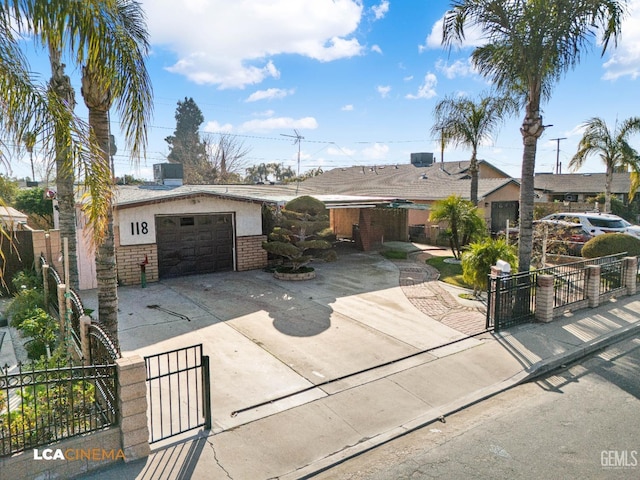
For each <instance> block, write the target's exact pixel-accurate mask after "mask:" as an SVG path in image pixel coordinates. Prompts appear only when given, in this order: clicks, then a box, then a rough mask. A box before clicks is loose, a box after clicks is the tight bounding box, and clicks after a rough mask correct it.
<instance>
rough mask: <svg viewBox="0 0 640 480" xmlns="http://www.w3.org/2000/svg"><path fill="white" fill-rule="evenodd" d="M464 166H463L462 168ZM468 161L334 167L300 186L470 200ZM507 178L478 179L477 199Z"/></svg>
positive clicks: (405, 197)
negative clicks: (454, 195) (424, 165)
mask: <svg viewBox="0 0 640 480" xmlns="http://www.w3.org/2000/svg"><path fill="white" fill-rule="evenodd" d="M463 164H466V165H463ZM467 167H468V162H445V169H444V170H442V168H441V167H440V164H439V163H435V164H433V165H432V166H429V167H416V166H415V165H411V164H403V165H383V166H375V167H364V166H359V167H349V168H335V169H333V170H329V171H327V172H325V173H323V174H321V175H318V176H316V177H312V178H309V179H307V180H305V181H304V182H302V183H301V186H304V188H305V190H307V191H309V192H326V193H348V194H351V195H380V196H386V197H396V198H404V199H407V200H414V201H415V200H423V201H424V200H439V199H442V198H446V197H448V196H449V195H452V194H456V195H460V196H461V197H463V198H469V194H470V190H471V180H470V179H469V178H468V176H467V175H466V173H464V172H465V171H466V168H467ZM513 181H514V180H513V179H510V178H480V179H479V180H478V197H479V198H482V197H484V196H486V195H488V194H489V193H491V192H493V191H495V190H496V189H498V188H500V187H502V186H503V185H506V184H507V183H510V182H513Z"/></svg>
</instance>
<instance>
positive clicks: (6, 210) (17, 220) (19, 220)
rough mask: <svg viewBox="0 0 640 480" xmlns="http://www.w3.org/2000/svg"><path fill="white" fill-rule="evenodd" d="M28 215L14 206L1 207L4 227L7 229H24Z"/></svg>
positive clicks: (0, 219)
mask: <svg viewBox="0 0 640 480" xmlns="http://www.w3.org/2000/svg"><path fill="white" fill-rule="evenodd" d="M27 219H28V216H27V215H26V214H25V213H22V212H21V211H19V210H16V209H15V208H13V207H0V221H1V222H2V228H4V229H5V230H7V231H11V232H13V231H16V230H22V229H24V228H25V227H26V226H27Z"/></svg>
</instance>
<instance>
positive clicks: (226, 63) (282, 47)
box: [142, 0, 384, 88]
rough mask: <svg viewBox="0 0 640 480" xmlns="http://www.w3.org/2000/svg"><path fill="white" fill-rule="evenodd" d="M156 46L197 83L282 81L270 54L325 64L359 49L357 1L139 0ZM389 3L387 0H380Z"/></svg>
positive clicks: (174, 68) (231, 84)
mask: <svg viewBox="0 0 640 480" xmlns="http://www.w3.org/2000/svg"><path fill="white" fill-rule="evenodd" d="M142 3H143V8H144V10H145V13H146V15H147V24H148V29H149V33H150V37H151V44H152V46H153V47H154V48H155V49H156V50H157V49H158V47H163V48H166V49H167V50H168V51H170V52H172V53H174V54H175V56H176V57H177V60H176V62H175V63H174V64H173V65H172V66H170V67H169V68H168V70H169V71H171V72H174V73H178V74H181V75H184V76H186V77H187V78H189V79H190V80H191V81H193V82H195V83H199V84H211V85H218V86H219V88H243V87H246V86H247V85H252V84H258V83H260V82H261V81H263V80H264V79H265V78H269V77H273V78H278V76H279V70H278V68H277V67H276V65H275V63H274V60H272V58H273V57H275V56H277V55H280V54H295V55H301V56H305V57H309V58H313V59H315V60H319V61H323V62H327V61H331V60H335V59H339V58H348V57H353V56H355V55H360V54H362V51H363V47H362V45H360V43H359V42H358V40H357V39H355V38H353V34H354V33H355V32H356V30H357V28H358V26H359V24H360V21H361V19H362V13H363V6H362V2H361V1H360V0H297V1H295V2H291V1H289V0H271V1H269V2H261V1H243V2H230V1H228V0H184V1H183V2H182V3H181V4H180V6H179V7H178V8H176V3H175V1H173V0H142ZM383 4H384V2H383Z"/></svg>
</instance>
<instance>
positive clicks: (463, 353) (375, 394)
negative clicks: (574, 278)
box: [82, 265, 640, 480]
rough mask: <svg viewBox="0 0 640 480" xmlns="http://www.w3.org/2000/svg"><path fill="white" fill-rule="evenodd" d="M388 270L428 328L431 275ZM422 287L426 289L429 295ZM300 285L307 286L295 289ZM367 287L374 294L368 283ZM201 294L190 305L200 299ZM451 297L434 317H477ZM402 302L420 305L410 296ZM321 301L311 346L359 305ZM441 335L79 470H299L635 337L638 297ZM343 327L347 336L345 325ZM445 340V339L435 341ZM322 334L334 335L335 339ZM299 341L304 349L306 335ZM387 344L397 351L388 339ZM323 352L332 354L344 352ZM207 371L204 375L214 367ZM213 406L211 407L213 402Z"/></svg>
mask: <svg viewBox="0 0 640 480" xmlns="http://www.w3.org/2000/svg"><path fill="white" fill-rule="evenodd" d="M397 272H398V273H399V274H400V275H399V277H396V278H399V279H400V281H399V282H398V280H396V282H398V283H403V280H402V279H403V278H404V279H405V280H406V278H407V276H406V275H404V276H403V272H405V273H408V274H411V275H416V278H415V281H414V282H413V284H412V285H404V287H405V288H402V290H400V291H401V292H402V293H405V295H406V292H407V291H409V292H413V293H415V294H416V295H418V297H419V299H423V300H424V299H430V301H429V302H427V303H426V304H425V306H424V308H425V309H427V312H424V313H425V316H424V318H422V320H423V321H424V322H427V321H428V322H429V323H428V325H430V326H431V327H434V328H435V325H436V323H440V322H436V321H435V320H434V319H433V318H432V317H429V316H428V315H429V309H431V310H433V309H434V308H435V307H436V299H437V298H441V299H442V298H447V297H446V295H445V294H446V292H447V290H446V289H445V288H444V287H441V286H440V285H439V284H438V282H433V281H429V280H428V279H427V281H421V280H420V278H419V275H422V274H424V271H423V270H422V269H416V270H413V269H411V267H410V266H407V268H406V269H405V270H403V267H402V265H400V266H399V267H398V271H397ZM396 275H397V273H396ZM425 275H426V274H425ZM231 278H233V277H231ZM380 281H381V280H380ZM406 283H411V282H406ZM173 288H174V289H176V288H177V287H176V286H174V287H173ZM287 288H304V287H302V286H296V287H287ZM407 288H409V290H407ZM416 289H422V290H416ZM433 289H435V290H433ZM440 289H442V290H440ZM430 291H431V292H433V291H435V292H436V294H437V295H435V296H433V297H430V296H429V292H430ZM425 292H426V293H425ZM298 293H301V292H298ZM302 293H303V294H304V295H308V294H309V292H308V291H306V290H303V292H302ZM375 294H376V295H382V294H381V293H380V292H379V291H376V292H375ZM372 295H373V293H372V292H371V291H369V292H365V293H363V294H360V297H365V298H366V299H367V301H372V300H371V299H372ZM397 295H398V290H397V289H395V290H389V292H388V294H387V295H386V296H381V297H379V298H377V301H378V302H379V303H377V304H376V305H377V308H384V305H385V302H389V301H390V299H392V298H394V296H395V297H397ZM438 296H439V297H438ZM360 297H359V298H360ZM203 298H204V297H203ZM203 298H200V299H199V300H198V301H200V302H204V299H203ZM452 298H455V297H454V296H453V295H450V296H449V297H448V299H447V300H446V302H452V303H447V304H446V305H445V306H444V307H443V308H442V310H443V311H445V314H444V315H443V316H442V320H443V322H444V320H446V318H447V314H446V311H450V310H453V311H454V312H457V313H458V316H459V317H461V316H464V315H473V314H474V312H476V313H477V309H473V308H471V307H468V306H466V305H464V304H462V303H460V302H457V301H455V300H452ZM350 301H351V302H356V299H355V298H351V300H350ZM398 301H399V300H398ZM456 303H457V304H458V306H456ZM345 304H348V305H347V306H349V307H350V310H349V311H348V312H347V310H345V309H344V306H345ZM412 304H413V305H420V302H412ZM330 305H331V306H332V308H333V310H334V311H333V312H332V314H331V316H330V319H331V322H330V324H331V328H329V327H327V328H326V330H325V331H323V333H322V335H321V334H315V336H311V337H310V338H311V339H314V341H315V342H320V341H322V339H323V335H327V332H329V331H331V329H333V328H336V327H338V326H339V327H340V328H344V327H345V326H346V325H347V323H346V321H345V323H339V324H337V325H336V323H337V322H336V315H338V314H339V315H344V316H347V313H349V314H352V315H356V311H357V310H360V309H361V308H362V305H363V304H362V303H358V304H356V303H349V302H348V301H347V300H346V299H344V298H342V297H341V298H338V296H337V295H336V296H335V297H334V298H333V299H332V300H331V303H330ZM403 305H404V304H403ZM405 311H406V312H408V311H409V310H408V307H406V306H403V310H402V311H401V312H400V313H399V314H398V315H399V317H398V318H400V320H401V321H403V322H408V320H407V319H405V318H404V317H403V312H405ZM460 312H462V313H460ZM465 312H466V313H465ZM194 315H195V312H194ZM251 315H256V313H253V314H251ZM414 316H415V313H414ZM193 318H195V317H193ZM367 318H368V317H367ZM407 318H408V313H407ZM196 321H197V319H196ZM373 321H374V320H372V322H373ZM229 322H231V321H229ZM274 323H275V321H274ZM371 325H375V324H373V323H372V324H371ZM402 325H404V326H403V327H402V328H398V331H393V332H391V333H392V334H393V335H395V336H394V337H393V338H396V339H398V338H400V336H401V335H402V333H403V332H402V330H403V329H404V328H409V327H411V328H417V327H415V326H412V325H411V324H408V323H403V324H402ZM369 327H370V326H369ZM378 327H379V325H378ZM380 328H381V327H380ZM441 328H445V326H442V327H441ZM365 330H366V329H365ZM363 331H364V330H358V331H357V332H354V333H352V334H351V336H350V337H349V340H350V342H351V345H356V344H355V343H354V342H357V341H358V340H359V339H358V335H362V332H363ZM448 332H449V330H442V331H440V335H441V337H438V338H440V339H441V343H440V345H442V344H443V343H448V345H447V346H445V347H438V346H437V345H435V346H429V344H428V342H427V347H426V350H428V351H425V352H424V353H421V354H416V355H415V356H411V357H410V358H407V359H406V360H401V361H399V362H397V363H394V364H391V365H387V366H385V367H381V368H378V369H375V370H373V371H368V372H366V373H363V374H360V375H355V376H352V377H349V378H346V379H344V380H342V381H338V382H334V383H331V384H328V385H324V386H319V387H317V388H316V389H315V390H316V392H315V394H314V395H313V396H312V397H310V398H305V399H300V401H298V402H296V401H295V399H294V400H292V401H290V403H288V404H287V405H283V406H280V407H279V406H278V405H274V406H273V408H272V409H271V410H267V411H266V413H265V412H264V411H263V412H249V415H250V418H251V420H249V421H244V422H243V421H240V422H238V423H237V424H235V425H234V426H233V427H230V428H223V429H220V428H218V429H214V431H212V432H201V433H200V434H198V435H194V436H191V437H190V438H189V439H187V440H182V441H176V442H174V443H172V444H168V445H165V446H161V447H160V448H158V447H156V448H155V449H154V451H153V452H152V454H151V456H150V457H149V458H147V459H145V460H141V461H137V462H132V463H130V464H118V465H115V466H113V467H111V468H108V469H105V470H100V471H97V472H95V473H92V474H88V475H85V476H83V477H82V478H87V479H96V480H97V479H100V480H103V479H113V480H116V479H118V480H121V479H124V478H126V479H134V478H135V479H140V480H141V479H149V480H151V479H154V480H156V479H187V478H194V479H214V480H215V479H229V478H231V479H234V480H244V479H247V480H257V479H270V478H281V479H298V478H307V477H310V476H313V475H314V474H315V473H318V472H320V471H323V470H325V469H327V468H330V466H331V465H333V464H335V463H338V462H341V461H343V460H345V459H348V458H349V457H351V456H354V455H357V454H358V453H361V452H363V451H365V450H367V449H370V448H373V447H375V446H376V445H380V444H382V443H384V442H386V441H389V440H391V439H393V438H395V437H397V436H400V435H403V434H405V433H407V432H409V431H411V430H413V429H416V428H420V427H422V426H425V425H428V424H430V423H432V422H438V421H439V419H442V418H443V417H444V418H445V419H446V416H447V415H449V414H451V413H453V412H456V411H457V410H460V409H462V408H465V407H466V406H468V405H470V404H473V403H476V402H478V401H481V400H483V399H485V398H487V397H489V396H491V395H494V394H496V393H498V392H500V391H502V390H505V389H508V388H510V387H512V386H514V385H516V384H518V383H521V382H524V381H527V380H529V379H532V378H535V377H536V376H539V375H541V374H543V373H546V372H548V371H550V370H552V369H554V368H558V367H560V366H562V365H565V364H568V363H571V362H573V361H576V360H578V359H580V358H582V357H584V356H587V355H591V354H593V353H596V352H598V351H599V350H601V349H603V348H605V347H606V346H609V345H611V344H613V343H616V342H618V341H620V340H623V339H626V338H629V337H632V336H637V335H638V334H639V333H640V298H639V297H638V296H633V297H624V298H622V299H619V300H617V301H612V302H608V303H607V304H604V305H601V306H600V307H598V308H595V309H585V310H580V311H577V312H574V313H572V314H567V315H566V316H564V317H561V318H559V319H557V320H555V321H554V322H552V323H549V324H525V325H522V326H519V327H515V328H511V329H509V330H508V331H505V332H500V333H482V334H480V335H476V336H474V337H473V338H467V337H466V336H465V335H457V336H452V337H451V336H450V334H449V333H448ZM200 334H202V333H200ZM346 334H348V335H349V331H347V332H346ZM447 336H448V337H447ZM445 337H446V338H449V341H447V342H444V341H442V339H444V338H445ZM234 338H235V337H234ZM329 338H330V339H332V340H335V338H334V337H329ZM404 340H406V341H408V339H406V338H405V339H404ZM272 341H273V343H272V345H275V346H278V347H279V348H282V345H280V344H279V343H276V342H275V340H273V339H272ZM363 341H368V340H367V339H364V340H363ZM371 342H373V340H371ZM422 342H423V343H424V340H422ZM304 345H305V347H307V346H308V347H309V348H312V345H313V343H305V344H304ZM329 345H330V344H329ZM349 345H350V344H349V342H346V343H339V344H335V345H334V348H335V349H340V350H342V349H349ZM376 345H377V346H378V347H379V346H380V345H381V344H379V343H372V344H371V346H372V348H375V347H376ZM388 346H389V348H391V347H395V348H396V349H399V346H398V345H397V344H396V343H389V344H388ZM321 353H323V354H326V353H327V351H326V350H322V351H321ZM396 353H400V350H398V351H397V352H396ZM346 358H348V357H346ZM332 359H333V360H336V361H337V360H340V359H343V357H340V356H336V357H335V358H332ZM380 363H382V362H380ZM314 373H316V372H315V371H314ZM212 376H213V378H214V381H215V377H216V372H215V371H213V372H212ZM213 405H214V409H216V403H215V402H214V404H213ZM253 418H255V419H253Z"/></svg>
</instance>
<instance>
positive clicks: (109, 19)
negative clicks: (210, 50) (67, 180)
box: [24, 0, 152, 340]
mask: <svg viewBox="0 0 640 480" xmlns="http://www.w3.org/2000/svg"><path fill="white" fill-rule="evenodd" d="M24 3H25V4H27V5H28V6H29V9H30V10H29V18H30V21H31V23H30V28H31V29H32V30H33V31H34V32H35V33H36V35H38V36H39V38H41V39H42V40H43V41H44V42H47V43H48V46H49V51H50V53H51V52H53V54H55V53H56V52H59V51H61V50H63V49H67V50H68V51H69V54H70V55H71V56H72V58H73V59H74V61H75V62H76V63H77V64H78V65H82V66H83V68H82V95H83V98H84V101H85V104H86V106H87V108H88V109H89V125H90V129H89V130H90V134H91V135H92V138H93V140H94V143H95V144H96V145H97V146H98V151H97V154H96V155H95V156H94V158H93V161H94V164H95V165H99V166H100V169H99V171H98V172H81V173H84V177H85V184H86V188H87V193H88V198H90V199H91V203H90V205H92V206H93V209H91V210H87V211H86V212H87V214H88V217H89V221H90V223H91V224H92V225H93V226H94V229H93V230H94V232H93V233H94V242H95V244H96V245H97V247H98V248H97V250H96V276H97V281H98V315H99V319H100V321H101V322H103V323H104V325H105V327H106V329H107V331H108V332H109V333H110V334H111V335H112V336H113V338H114V339H115V340H117V325H118V319H117V272H116V263H115V246H114V240H113V217H112V211H111V210H112V192H113V188H114V186H113V183H114V182H113V172H112V171H111V168H110V155H109V153H110V152H109V149H110V145H111V142H110V133H111V132H110V126H109V110H110V108H111V106H112V103H115V106H116V109H117V111H118V114H119V117H120V120H121V126H122V129H123V132H124V136H125V141H126V143H127V146H128V147H129V150H130V151H131V157H132V159H133V160H134V162H137V161H139V159H140V156H141V155H142V154H143V153H144V149H145V148H146V142H147V125H148V124H149V118H150V114H151V110H152V108H151V106H152V90H151V83H150V79H149V76H148V73H147V69H146V66H145V63H144V59H145V56H146V54H147V52H148V47H149V45H148V39H147V31H146V25H145V21H144V15H143V13H142V9H141V6H140V4H139V3H138V2H136V1H134V0H91V1H86V2H66V1H64V0H60V1H47V0H25V2H24ZM52 56H53V55H52ZM58 58H59V57H58ZM53 63H54V62H53V61H52V65H53ZM59 175H60V174H59ZM95 176H99V177H100V179H101V181H100V182H98V181H96V178H94V177H95ZM105 184H106V185H105Z"/></svg>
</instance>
